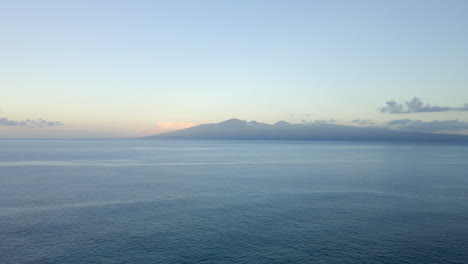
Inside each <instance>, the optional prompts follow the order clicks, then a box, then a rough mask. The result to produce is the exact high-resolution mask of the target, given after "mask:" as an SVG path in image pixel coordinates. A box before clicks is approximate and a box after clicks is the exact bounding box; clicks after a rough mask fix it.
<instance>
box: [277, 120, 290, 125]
mask: <svg viewBox="0 0 468 264" xmlns="http://www.w3.org/2000/svg"><path fill="white" fill-rule="evenodd" d="M290 124H291V123H288V122H286V121H283V120H281V121H278V122H276V123H275V126H287V125H290Z"/></svg>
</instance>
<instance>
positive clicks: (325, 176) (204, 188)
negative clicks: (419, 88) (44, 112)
mask: <svg viewBox="0 0 468 264" xmlns="http://www.w3.org/2000/svg"><path fill="white" fill-rule="evenodd" d="M467 262H468V147H467V146H454V145H451V146H450V145H430V144H395V143H393V144H391V143H343V142H341V143H339V142H328V143H327V142H239V141H238V142H236V141H233V142H227V141H162V142H160V141H130V140H129V141H59V140H57V141H31V140H29V141H19V140H16V141H8V140H0V263H72V264H73V263H444V264H446V263H467Z"/></svg>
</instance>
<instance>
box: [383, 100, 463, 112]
mask: <svg viewBox="0 0 468 264" xmlns="http://www.w3.org/2000/svg"><path fill="white" fill-rule="evenodd" d="M446 111H468V104H465V105H464V106H463V107H448V106H438V105H429V104H424V103H423V102H422V101H421V99H419V98H418V97H414V98H413V99H412V100H411V101H409V102H405V103H404V104H399V103H397V102H395V101H388V102H386V106H384V107H381V108H380V112H381V113H389V114H408V113H426V112H446Z"/></svg>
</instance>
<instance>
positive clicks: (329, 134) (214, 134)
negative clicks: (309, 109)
mask: <svg viewBox="0 0 468 264" xmlns="http://www.w3.org/2000/svg"><path fill="white" fill-rule="evenodd" d="M143 139H216V140H297V141H306V140H310V141H418V142H424V141H430V142H460V143H468V135H459V134H442V133H423V132H409V131H400V130H393V129H389V128H386V127H380V126H367V127H362V126H360V127H358V126H347V125H337V124H329V123H322V122H315V123H303V124H291V123H288V122H285V121H279V122H277V123H275V124H265V123H260V122H256V121H250V122H248V121H245V120H240V119H235V118H233V119H229V120H226V121H223V122H220V123H213V124H202V125H198V126H194V127H190V128H185V129H180V130H176V131H171V132H166V133H161V134H157V135H152V136H148V137H144V138H143Z"/></svg>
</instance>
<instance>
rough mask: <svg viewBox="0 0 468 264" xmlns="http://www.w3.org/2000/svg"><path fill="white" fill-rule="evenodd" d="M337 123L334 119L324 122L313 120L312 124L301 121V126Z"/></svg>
mask: <svg viewBox="0 0 468 264" xmlns="http://www.w3.org/2000/svg"><path fill="white" fill-rule="evenodd" d="M336 122H337V121H336V120H335V119H325V120H314V122H308V121H307V120H302V123H303V124H309V125H310V124H334V123H336Z"/></svg>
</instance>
